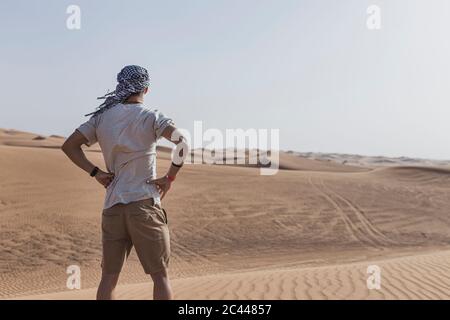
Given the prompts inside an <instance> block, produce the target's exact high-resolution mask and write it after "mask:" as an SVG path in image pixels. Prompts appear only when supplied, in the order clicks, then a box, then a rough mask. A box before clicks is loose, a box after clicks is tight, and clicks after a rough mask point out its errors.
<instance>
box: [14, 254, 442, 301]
mask: <svg viewBox="0 0 450 320" xmlns="http://www.w3.org/2000/svg"><path fill="white" fill-rule="evenodd" d="M449 263H450V252H448V251H447V252H445V251H444V252H440V253H433V254H423V255H415V256H412V257H401V258H393V259H387V260H382V261H368V262H366V263H350V264H341V265H335V266H326V267H309V268H301V269H289V268H285V269H274V270H263V271H260V270H257V271H248V272H239V273H229V274H221V275H210V276H199V277H192V278H184V279H177V280H175V281H174V282H173V288H174V291H175V299H186V300H189V299H201V300H204V299H272V300H274V299H277V300H279V299H284V300H286V299H302V300H303V299H308V300H311V299H313V300H318V299H347V300H350V299H366V300H372V299H392V300H395V299H421V300H430V299H449V298H450V278H449V277H447V276H445V274H446V273H447V271H448V265H449ZM372 265H376V266H378V267H379V268H380V270H381V273H380V275H381V277H380V279H381V283H380V288H379V289H376V288H375V289H368V288H367V278H368V273H367V268H368V267H369V266H372ZM95 293H96V291H95V289H85V290H72V291H66V292H60V293H51V294H44V295H34V296H26V297H22V298H21V299H40V300H53V299H59V300H71V299H73V300H80V299H95ZM117 298H118V299H124V300H130V299H139V300H146V299H151V298H152V285H151V283H149V282H147V283H139V284H131V285H122V286H120V287H119V288H118V289H117Z"/></svg>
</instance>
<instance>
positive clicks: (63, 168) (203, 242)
mask: <svg viewBox="0 0 450 320" xmlns="http://www.w3.org/2000/svg"><path fill="white" fill-rule="evenodd" d="M63 141H64V138H63V137H59V136H51V137H46V136H41V135H37V134H32V133H26V132H20V131H16V130H2V129H0V168H1V170H0V217H1V220H0V225H1V226H0V228H1V229H0V230H1V233H0V298H2V299H93V298H94V297H95V286H96V285H97V283H98V280H99V276H100V259H101V234H100V221H101V209H102V204H103V196H104V189H103V188H102V187H101V186H100V185H99V184H97V183H96V182H95V181H94V180H92V179H91V178H90V177H89V176H88V175H86V174H83V172H81V170H79V169H78V168H76V167H75V166H73V165H72V163H70V161H69V160H68V159H67V158H66V157H65V155H64V154H63V153H62V152H61V151H60V150H59V146H60V145H61V144H62V142H63ZM86 151H88V152H87V156H88V157H89V158H90V159H91V160H92V161H94V162H95V163H96V164H97V165H99V166H100V167H103V166H104V165H103V159H102V155H101V153H100V152H99V149H98V146H94V147H93V148H89V149H86ZM364 159H365V161H368V160H367V159H368V158H367V157H366V158H364ZM369 160H370V159H369ZM372 160H373V161H369V162H370V163H369V164H370V165H366V166H365V165H364V163H362V162H358V163H356V162H355V163H344V164H343V162H340V161H330V160H329V159H319V158H314V157H312V156H311V157H306V156H301V155H298V154H295V153H282V154H281V157H280V168H282V170H280V171H279V173H278V174H277V175H274V176H260V175H259V170H258V169H257V168H253V167H245V166H223V165H203V164H195V165H186V166H185V168H184V169H183V171H182V172H181V174H180V175H179V177H178V179H177V181H176V183H175V184H174V186H173V189H172V190H171V192H170V193H169V194H168V196H167V198H166V199H165V200H164V206H165V208H166V209H167V212H168V218H169V227H170V230H171V236H172V242H171V245H172V257H171V267H170V275H171V278H172V279H173V286H174V290H175V298H176V299H449V298H450V275H449V271H450V269H449V267H448V266H449V264H450V216H449V212H450V171H449V170H448V169H446V167H445V163H437V164H436V165H434V164H433V163H431V164H430V162H429V161H428V162H427V161H426V160H420V159H414V162H413V164H414V166H411V165H407V166H405V165H399V163H397V162H395V163H393V164H392V165H386V163H385V162H384V163H383V165H382V166H377V165H375V164H376V161H375V160H376V159H375V160H374V159H372ZM408 163H409V162H408ZM169 164H170V160H169V154H168V151H167V149H164V148H161V149H160V158H159V161H158V172H159V173H160V174H162V173H164V172H165V169H166V168H167V167H168V165H169ZM69 265H79V266H80V268H81V283H82V288H81V290H69V289H67V287H66V280H67V277H68V275H67V274H66V268H67V267H68V266H69ZM370 265H377V266H379V267H380V269H381V288H380V289H379V290H375V289H374V290H369V289H368V288H367V285H366V280H367V277H368V275H367V272H366V270H367V267H368V266H370ZM151 288H152V284H151V282H150V279H149V277H148V276H146V275H145V274H144V272H143V271H142V269H141V267H140V265H139V261H138V259H137V257H136V255H135V253H134V252H133V253H132V255H131V256H130V258H129V260H128V262H127V264H126V266H125V268H124V270H123V273H122V275H121V279H120V283H119V287H118V298H120V299H151V297H152V294H151Z"/></svg>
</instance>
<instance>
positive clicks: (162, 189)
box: [149, 176, 172, 200]
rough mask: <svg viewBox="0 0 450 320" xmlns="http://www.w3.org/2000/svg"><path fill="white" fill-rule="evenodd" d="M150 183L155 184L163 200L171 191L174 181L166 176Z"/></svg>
mask: <svg viewBox="0 0 450 320" xmlns="http://www.w3.org/2000/svg"><path fill="white" fill-rule="evenodd" d="M149 183H151V184H154V185H155V186H156V189H158V192H159V195H160V196H161V200H162V199H164V197H165V195H166V193H167V192H168V191H169V189H170V186H171V185H172V180H170V178H169V177H168V176H164V177H162V178H159V179H155V180H150V181H149Z"/></svg>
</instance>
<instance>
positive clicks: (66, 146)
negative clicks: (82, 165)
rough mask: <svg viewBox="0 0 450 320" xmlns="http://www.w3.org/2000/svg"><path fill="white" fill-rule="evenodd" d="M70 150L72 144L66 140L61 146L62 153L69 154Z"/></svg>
mask: <svg viewBox="0 0 450 320" xmlns="http://www.w3.org/2000/svg"><path fill="white" fill-rule="evenodd" d="M69 150H70V143H69V142H68V140H66V141H64V143H63V144H62V146H61V151H62V152H64V153H65V154H68V153H69Z"/></svg>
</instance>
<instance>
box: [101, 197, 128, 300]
mask: <svg viewBox="0 0 450 320" xmlns="http://www.w3.org/2000/svg"><path fill="white" fill-rule="evenodd" d="M125 214H126V205H124V204H117V205H115V206H113V207H111V208H109V209H106V210H103V215H102V244H103V259H102V279H101V281H100V284H99V286H98V291H97V300H112V299H114V289H115V288H116V285H117V282H118V281H119V274H120V271H121V270H122V266H123V263H124V262H125V260H126V258H127V257H128V255H129V254H130V251H131V248H132V243H131V240H130V238H129V235H128V232H127V229H126V223H125V219H124V215H125Z"/></svg>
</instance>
